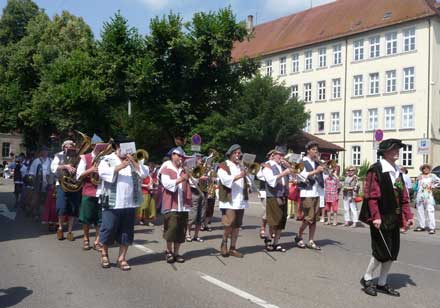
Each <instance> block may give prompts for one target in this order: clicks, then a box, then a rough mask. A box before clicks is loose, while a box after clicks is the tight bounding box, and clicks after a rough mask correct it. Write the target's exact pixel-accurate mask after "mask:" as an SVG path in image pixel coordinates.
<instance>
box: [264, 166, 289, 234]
mask: <svg viewBox="0 0 440 308" xmlns="http://www.w3.org/2000/svg"><path fill="white" fill-rule="evenodd" d="M270 169H271V170H272V173H273V175H274V176H277V175H278V174H280V171H279V169H278V168H277V166H276V165H271V166H270ZM288 195H289V177H288V176H285V177H284V185H283V184H282V183H281V181H277V185H276V186H275V187H271V186H270V185H268V184H267V183H266V219H267V223H268V224H269V226H271V227H276V228H277V229H279V230H283V229H284V228H285V227H286V221H287V196H288Z"/></svg>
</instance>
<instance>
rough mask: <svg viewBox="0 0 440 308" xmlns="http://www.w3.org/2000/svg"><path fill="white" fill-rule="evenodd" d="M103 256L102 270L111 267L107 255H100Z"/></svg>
mask: <svg viewBox="0 0 440 308" xmlns="http://www.w3.org/2000/svg"><path fill="white" fill-rule="evenodd" d="M100 255H101V267H102V268H109V267H110V261H109V260H108V255H107V254H102V253H101V254H100Z"/></svg>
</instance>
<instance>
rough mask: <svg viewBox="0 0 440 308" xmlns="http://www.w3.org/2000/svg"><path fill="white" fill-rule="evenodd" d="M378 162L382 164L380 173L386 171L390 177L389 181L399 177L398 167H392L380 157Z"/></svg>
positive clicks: (394, 180)
mask: <svg viewBox="0 0 440 308" xmlns="http://www.w3.org/2000/svg"><path fill="white" fill-rule="evenodd" d="M380 164H381V166H382V173H386V172H388V173H389V175H390V177H391V182H393V185H394V182H396V179H397V178H398V177H399V175H400V167H399V166H397V165H395V166H396V167H393V166H392V165H391V164H390V163H389V162H388V161H386V160H385V159H381V160H380Z"/></svg>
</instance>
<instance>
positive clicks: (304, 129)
mask: <svg viewBox="0 0 440 308" xmlns="http://www.w3.org/2000/svg"><path fill="white" fill-rule="evenodd" d="M303 131H305V132H306V133H308V132H310V119H307V120H306V124H305V125H304V128H303Z"/></svg>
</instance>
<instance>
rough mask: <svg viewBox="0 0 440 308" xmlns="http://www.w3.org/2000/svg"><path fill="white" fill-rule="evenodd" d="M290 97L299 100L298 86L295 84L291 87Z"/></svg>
mask: <svg viewBox="0 0 440 308" xmlns="http://www.w3.org/2000/svg"><path fill="white" fill-rule="evenodd" d="M290 97H291V98H292V97H293V98H298V85H297V84H294V85H293V86H291V87H290Z"/></svg>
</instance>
